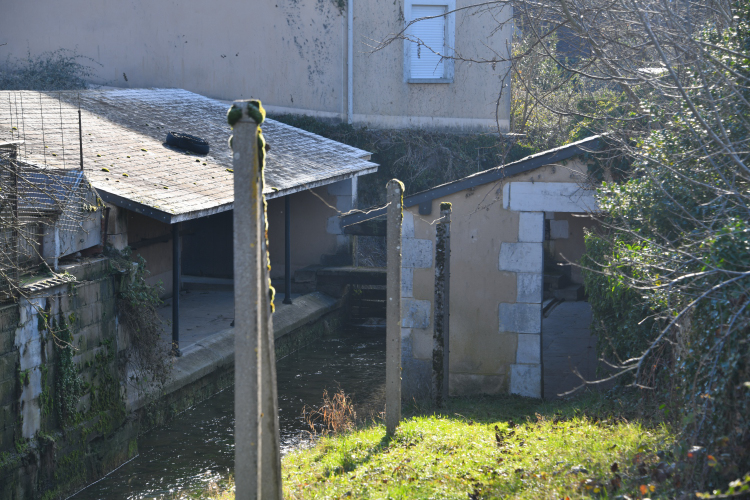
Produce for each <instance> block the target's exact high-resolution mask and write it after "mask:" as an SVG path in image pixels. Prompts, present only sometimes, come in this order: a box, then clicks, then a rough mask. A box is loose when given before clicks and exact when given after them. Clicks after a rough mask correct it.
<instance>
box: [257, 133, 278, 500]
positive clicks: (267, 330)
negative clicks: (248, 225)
mask: <svg viewBox="0 0 750 500" xmlns="http://www.w3.org/2000/svg"><path fill="white" fill-rule="evenodd" d="M259 139H260V140H259V141H258V144H262V145H263V146H265V141H263V136H262V135H261V136H260V138H259ZM261 181H263V179H262V178H261ZM263 184H265V182H262V183H261V186H260V189H259V191H258V195H259V198H260V199H261V200H262V201H261V203H262V206H263V214H262V217H263V218H262V221H263V224H262V226H261V227H262V229H263V232H262V238H261V269H262V271H263V277H262V281H261V284H263V285H264V287H263V288H262V290H263V291H264V292H265V293H263V294H262V296H261V298H262V306H263V307H262V309H261V311H262V314H261V317H260V326H261V328H260V332H261V336H260V352H261V357H260V381H261V383H260V430H259V432H260V452H261V457H262V460H261V464H260V465H261V466H260V471H259V472H260V478H261V479H260V480H259V481H260V486H261V487H260V496H259V497H258V498H261V499H264V500H265V499H266V498H268V499H272V500H281V498H282V490H281V450H280V444H281V437H280V436H279V401H278V392H277V385H276V347H275V345H274V337H273V321H272V312H273V307H274V306H273V296H274V293H275V291H274V289H273V287H272V286H271V276H270V274H269V270H270V268H271V262H270V258H269V256H268V240H267V239H266V237H265V235H266V234H268V218H267V217H266V200H265V198H264V197H263Z"/></svg>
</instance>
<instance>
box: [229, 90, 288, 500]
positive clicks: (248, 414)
mask: <svg viewBox="0 0 750 500" xmlns="http://www.w3.org/2000/svg"><path fill="white" fill-rule="evenodd" d="M257 104H258V106H257V107H256V106H255V105H254V104H251V103H250V102H249V101H236V102H235V103H234V105H233V106H232V109H230V111H229V113H228V115H227V118H228V120H229V123H230V125H232V126H233V127H234V136H233V138H232V139H231V140H230V144H231V145H232V149H233V167H234V168H233V170H234V279H235V287H234V303H235V398H234V410H235V488H236V493H235V495H236V498H237V499H241V500H250V499H253V500H254V499H259V498H272V499H280V498H281V481H280V479H281V473H280V467H279V466H278V459H276V460H274V457H278V456H279V451H278V447H276V449H275V450H274V449H273V440H272V439H271V440H270V441H269V440H267V439H265V436H266V434H267V433H269V426H268V425H267V422H269V421H270V425H271V427H272V426H273V425H274V424H277V411H276V408H273V409H271V410H270V411H269V410H268V408H267V404H266V403H267V401H268V400H269V399H275V394H276V386H275V383H276V380H275V376H272V377H270V380H269V379H268V378H265V376H267V375H268V373H269V367H268V366H264V365H267V363H268V360H269V359H270V360H271V361H272V360H273V355H272V354H271V355H270V356H269V354H268V352H267V350H268V348H269V347H270V348H271V349H272V348H273V343H272V341H271V343H270V345H269V341H268V335H269V332H270V328H271V318H270V304H269V296H268V284H269V281H268V271H267V267H266V262H267V256H266V249H265V204H264V200H263V195H262V193H263V171H262V167H263V162H262V158H261V155H262V150H261V149H259V148H258V145H259V142H262V138H261V137H260V133H259V130H260V129H259V127H258V125H260V123H261V122H262V121H263V117H264V116H263V115H264V114H263V113H262V112H261V111H259V108H260V103H257ZM271 372H272V374H273V375H275V369H274V370H271ZM271 384H272V390H271V389H270V388H269V386H270V385H271ZM264 386H265V387H264ZM269 393H270V394H272V395H273V396H274V397H273V398H269ZM274 402H275V401H274ZM276 433H278V427H277V428H276ZM277 435H278V434H277ZM262 444H266V445H267V447H265V448H264V447H263V446H262ZM274 466H276V468H277V470H276V473H271V474H270V475H264V473H265V472H267V469H269V468H270V469H273V468H274ZM275 477H278V479H279V480H278V482H277V481H275Z"/></svg>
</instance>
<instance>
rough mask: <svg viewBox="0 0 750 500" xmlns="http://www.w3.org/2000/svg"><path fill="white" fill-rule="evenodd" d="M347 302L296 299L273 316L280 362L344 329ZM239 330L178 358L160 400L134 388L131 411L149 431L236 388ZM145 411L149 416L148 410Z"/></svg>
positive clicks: (129, 395) (309, 297) (311, 297)
mask: <svg viewBox="0 0 750 500" xmlns="http://www.w3.org/2000/svg"><path fill="white" fill-rule="evenodd" d="M343 321H344V309H343V301H342V299H334V298H333V297H330V296H328V295H326V294H324V293H321V292H313V293H310V294H307V295H303V296H300V297H297V298H296V299H295V300H294V304H293V305H291V306H288V305H283V306H281V305H280V306H279V307H277V310H276V312H275V313H274V315H273V327H274V342H275V348H276V349H275V351H276V358H277V359H279V358H281V357H284V356H286V355H287V354H289V353H291V352H294V351H296V350H298V349H300V348H302V347H304V346H305V345H306V344H309V343H310V342H312V341H314V340H315V339H316V338H319V337H320V336H322V335H323V334H324V333H326V332H331V331H334V330H336V329H338V328H340V327H341V326H342V325H343ZM234 334H235V332H234V328H229V329H226V330H223V331H220V332H217V333H213V334H211V335H207V336H206V337H204V338H202V339H200V340H198V341H196V342H195V343H193V344H191V345H190V346H188V347H186V348H185V349H184V350H183V351H182V356H181V357H179V358H175V361H174V366H173V367H172V376H171V378H170V380H169V381H168V382H167V384H165V386H164V387H163V388H162V389H161V395H160V396H159V397H158V398H155V397H153V395H147V394H143V393H142V392H139V391H136V390H135V389H134V388H133V387H132V386H129V390H128V393H127V409H128V411H129V412H130V413H134V414H138V413H139V414H140V416H141V421H142V422H143V425H144V427H146V428H149V427H153V426H155V425H161V424H163V423H164V422H166V421H168V420H169V419H171V418H172V417H174V415H176V414H178V413H180V412H182V411H184V410H185V409H187V408H189V407H191V406H193V405H194V404H196V403H198V402H200V401H203V400H204V399H206V398H208V397H210V396H212V395H213V394H216V393H217V392H219V391H221V390H222V389H225V388H226V387H229V386H230V385H232V384H233V383H234ZM144 410H145V411H144Z"/></svg>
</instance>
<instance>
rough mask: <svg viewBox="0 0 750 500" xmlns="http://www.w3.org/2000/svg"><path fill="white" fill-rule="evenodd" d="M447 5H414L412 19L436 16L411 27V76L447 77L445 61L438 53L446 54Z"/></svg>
mask: <svg viewBox="0 0 750 500" xmlns="http://www.w3.org/2000/svg"><path fill="white" fill-rule="evenodd" d="M444 14H445V6H444V5H413V6H412V8H411V17H412V19H419V18H423V17H432V16H440V17H435V18H433V19H423V20H422V21H417V22H416V23H414V24H412V25H411V26H410V27H409V38H410V39H411V40H413V41H412V42H411V43H409V61H410V63H409V66H410V68H409V69H410V73H411V75H410V78H412V79H422V78H425V79H426V78H445V61H444V60H442V58H441V56H440V55H438V54H436V53H435V52H438V53H440V54H445V16H444Z"/></svg>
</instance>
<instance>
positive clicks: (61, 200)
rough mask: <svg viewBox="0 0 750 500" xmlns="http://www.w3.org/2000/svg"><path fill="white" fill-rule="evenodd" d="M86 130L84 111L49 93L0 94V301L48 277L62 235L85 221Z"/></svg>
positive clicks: (11, 297)
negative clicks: (83, 129)
mask: <svg viewBox="0 0 750 500" xmlns="http://www.w3.org/2000/svg"><path fill="white" fill-rule="evenodd" d="M71 129H73V130H76V129H77V130H78V131H79V134H71V133H70V130H71ZM80 130H81V128H80V114H79V113H78V110H76V109H74V108H73V109H71V108H70V107H63V106H62V105H61V103H60V100H59V99H49V98H47V96H46V95H45V93H42V92H27V91H19V92H4V93H3V94H2V98H0V300H8V299H16V298H18V297H19V296H21V295H23V288H24V283H27V282H29V281H30V280H33V279H34V277H36V276H39V275H48V274H49V270H50V269H49V268H50V267H51V266H48V265H46V264H47V261H48V260H50V259H56V258H57V257H58V256H59V254H60V245H61V238H63V239H64V238H65V235H66V233H70V232H72V231H75V230H76V228H77V227H80V224H81V221H83V220H85V219H86V218H87V214H86V213H85V211H82V210H81V207H85V206H86V203H90V201H91V200H87V199H86V192H87V190H86V189H85V182H84V180H85V178H84V175H83V170H82V161H81V155H80V144H81V142H80V141H81V136H80ZM61 235H62V236H61Z"/></svg>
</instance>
